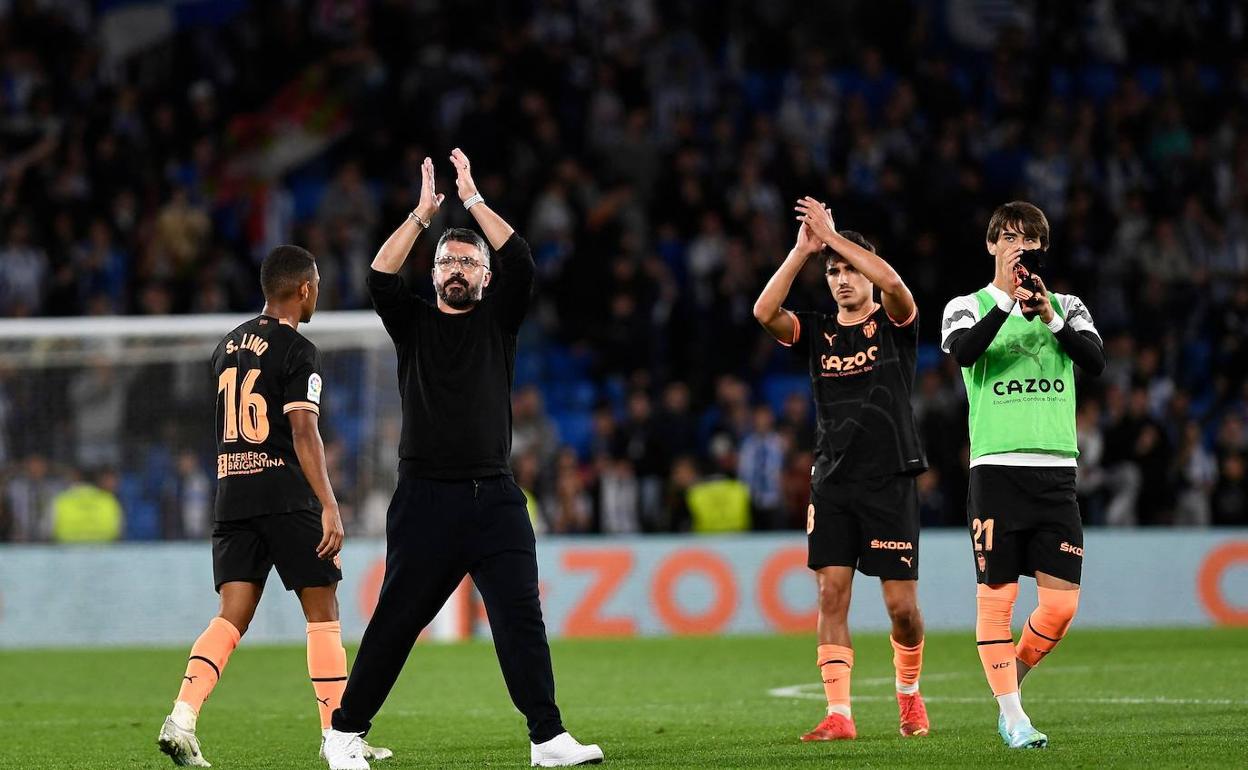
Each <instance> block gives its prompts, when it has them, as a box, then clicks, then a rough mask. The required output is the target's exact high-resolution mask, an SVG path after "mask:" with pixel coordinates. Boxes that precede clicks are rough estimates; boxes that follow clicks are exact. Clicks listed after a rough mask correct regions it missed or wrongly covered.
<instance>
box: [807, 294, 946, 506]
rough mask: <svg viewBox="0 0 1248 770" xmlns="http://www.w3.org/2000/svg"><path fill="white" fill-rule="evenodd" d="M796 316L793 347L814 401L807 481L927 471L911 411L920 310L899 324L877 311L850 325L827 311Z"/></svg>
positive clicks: (882, 312) (878, 309)
mask: <svg viewBox="0 0 1248 770" xmlns="http://www.w3.org/2000/svg"><path fill="white" fill-rule="evenodd" d="M793 315H794V317H795V319H796V329H795V333H794V335H793V336H794V340H793V346H794V348H796V349H798V350H800V351H802V352H804V353H805V354H806V357H807V362H808V366H809V368H810V380H811V389H812V391H813V393H814V399H815V417H816V425H817V427H816V441H815V466H814V468H813V470H812V472H811V481H812V483H813V484H815V485H819V484H822V483H825V482H829V481H837V480H844V479H851V478H852V479H861V478H872V477H878V476H886V475H891V474H897V473H904V474H911V475H915V474H919V473H922V472H923V471H924V470H926V468H927V459H926V457H925V456H924V454H923V445H922V443H921V442H920V441H919V433H918V429H917V428H916V426H915V419H914V410H913V409H912V408H911V406H910V394H911V392H912V391H913V389H914V377H915V367H916V365H917V362H918V336H919V330H918V310H917V309H916V310H915V313H914V316H913V317H911V318H910V319H908V320H906V321H905V322H904V323H896V322H894V321H893V320H892V319H891V318H889V317H888V313H887V312H886V311H885V310H884V307H883V306H882V305H881V306H877V308H876V310H875V312H873V313H872V314H871V315H869V316H868V317H867V318H865V319H863V320H862V321H861V322H859V323H856V324H852V325H842V324H841V323H840V322H838V321H837V317H836V316H835V315H827V314H824V313H818V312H801V313H794V314H793Z"/></svg>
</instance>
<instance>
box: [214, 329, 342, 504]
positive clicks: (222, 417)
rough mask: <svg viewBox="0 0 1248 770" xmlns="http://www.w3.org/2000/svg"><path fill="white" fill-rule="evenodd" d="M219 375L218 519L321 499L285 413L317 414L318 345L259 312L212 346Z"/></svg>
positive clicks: (319, 395)
mask: <svg viewBox="0 0 1248 770" xmlns="http://www.w3.org/2000/svg"><path fill="white" fill-rule="evenodd" d="M212 371H213V374H214V375H215V376H216V378H217V408H216V434H217V502H216V520H217V521H231V520H235V519H246V518H250V517H252V516H262V515H265V514H271V513H289V512H290V511H303V510H310V511H315V512H320V510H321V504H320V501H318V500H317V498H316V493H314V492H313V491H312V486H311V485H310V484H308V480H307V478H305V477H304V475H303V469H302V468H301V467H300V466H299V458H298V457H297V456H296V455H295V444H294V438H293V436H292V435H291V430H290V416H289V415H290V413H291V412H292V411H294V410H296V409H306V410H308V411H311V412H315V413H316V414H318V415H319V414H320V411H321V403H322V396H323V390H322V388H323V384H324V380H323V378H322V374H321V360H320V353H319V352H318V351H317V349H316V346H315V345H313V344H312V343H311V342H309V341H308V339H307V338H306V337H304V336H303V335H302V334H300V333H299V332H298V331H296V330H295V329H293V328H291V327H290V326H289V325H287V324H283V323H281V322H280V321H278V320H277V319H276V318H270V317H268V316H259V317H258V318H253V319H251V320H250V321H248V322H247V323H245V324H243V325H242V326H239V327H238V328H237V329H235V330H234V331H232V332H230V333H229V334H227V335H226V336H225V338H224V339H223V340H221V342H220V343H219V344H218V345H217V348H216V350H215V351H214V352H213V354H212Z"/></svg>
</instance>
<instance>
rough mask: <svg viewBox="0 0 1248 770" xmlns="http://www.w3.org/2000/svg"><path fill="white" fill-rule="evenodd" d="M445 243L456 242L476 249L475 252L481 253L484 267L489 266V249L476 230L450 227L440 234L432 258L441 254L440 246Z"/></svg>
mask: <svg viewBox="0 0 1248 770" xmlns="http://www.w3.org/2000/svg"><path fill="white" fill-rule="evenodd" d="M447 241H456V242H458V243H468V244H471V245H473V246H476V247H477V251H479V252H481V259H482V260H483V261H484V262H485V267H486V268H487V269H488V268H489V266H490V247H489V246H487V245H486V243H485V239H484V238H482V237H481V234H480V233H478V232H477V231H476V230H469V229H468V228H466V227H451V228H448V229H447V231H446V232H444V233H442V237H441V238H439V239H438V245H437V247H436V248H435V249H434V250H433V253H434V258H435V259H436V258H437V255H438V254H441V253H442V246H443V244H445V243H446V242H447Z"/></svg>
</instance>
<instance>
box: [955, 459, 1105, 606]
mask: <svg viewBox="0 0 1248 770" xmlns="http://www.w3.org/2000/svg"><path fill="white" fill-rule="evenodd" d="M966 519H967V526H968V527H969V528H970V531H971V547H972V549H973V553H974V559H975V575H976V578H977V579H978V581H979V582H980V583H986V584H987V585H999V584H1001V583H1015V582H1018V578H1019V576H1020V575H1026V576H1028V577H1035V574H1036V573H1037V572H1043V573H1045V574H1047V575H1052V576H1053V577H1056V578H1061V579H1062V580H1069V581H1070V582H1072V583H1078V582H1079V578H1080V577H1081V575H1082V572H1083V523H1082V521H1081V520H1080V517H1079V501H1078V500H1077V499H1076V498H1075V469H1074V468H1028V467H1015V466H1007V465H977V466H975V467H974V468H971V483H970V491H969V493H968V495H967V501H966Z"/></svg>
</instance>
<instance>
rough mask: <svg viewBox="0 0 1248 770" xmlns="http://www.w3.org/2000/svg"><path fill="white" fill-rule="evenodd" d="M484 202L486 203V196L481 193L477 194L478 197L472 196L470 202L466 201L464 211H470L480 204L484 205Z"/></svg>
mask: <svg viewBox="0 0 1248 770" xmlns="http://www.w3.org/2000/svg"><path fill="white" fill-rule="evenodd" d="M484 202H485V198H484V196H482V195H481V193H477V194H476V195H474V196H472V197H471V198H469V199H468V200H466V201H464V209H465V210H466V209H470V208H472V207H473V206H475V205H477V204H478V203H484Z"/></svg>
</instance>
